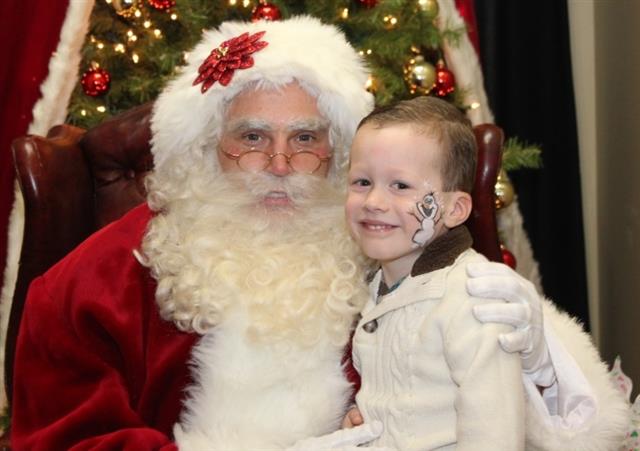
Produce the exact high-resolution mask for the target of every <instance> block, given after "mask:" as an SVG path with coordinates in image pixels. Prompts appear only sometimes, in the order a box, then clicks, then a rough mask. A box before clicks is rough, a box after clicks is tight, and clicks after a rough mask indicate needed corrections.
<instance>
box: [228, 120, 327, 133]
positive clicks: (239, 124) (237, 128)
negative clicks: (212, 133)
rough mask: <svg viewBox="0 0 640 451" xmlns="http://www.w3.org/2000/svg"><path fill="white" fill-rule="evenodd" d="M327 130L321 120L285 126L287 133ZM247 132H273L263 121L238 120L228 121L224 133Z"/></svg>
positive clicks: (270, 126)
mask: <svg viewBox="0 0 640 451" xmlns="http://www.w3.org/2000/svg"><path fill="white" fill-rule="evenodd" d="M328 128H329V121H327V120H326V119H323V118H308V119H307V118H305V119H298V120H294V121H293V122H290V123H288V124H287V125H286V127H285V130H286V131H287V132H295V131H301V130H308V131H324V130H327V129H328ZM248 130H259V131H265V132H271V131H274V126H273V124H272V123H270V122H268V121H266V120H264V119H255V118H239V119H234V120H231V121H229V122H228V123H227V124H226V126H225V131H226V132H230V133H242V132H245V131H248Z"/></svg>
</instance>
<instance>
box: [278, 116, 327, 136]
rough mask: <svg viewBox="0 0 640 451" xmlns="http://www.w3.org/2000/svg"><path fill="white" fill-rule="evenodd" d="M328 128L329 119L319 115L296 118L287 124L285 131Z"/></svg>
mask: <svg viewBox="0 0 640 451" xmlns="http://www.w3.org/2000/svg"><path fill="white" fill-rule="evenodd" d="M328 128H329V121H328V120H326V119H323V118H320V117H314V118H309V119H300V120H296V121H294V122H292V123H290V124H287V131H290V132H292V131H299V130H309V131H322V130H327V129H328Z"/></svg>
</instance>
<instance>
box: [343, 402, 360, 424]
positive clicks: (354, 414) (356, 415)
mask: <svg viewBox="0 0 640 451" xmlns="http://www.w3.org/2000/svg"><path fill="white" fill-rule="evenodd" d="M362 423H364V419H363V418H362V414H361V413H360V409H358V408H357V407H352V408H351V409H349V411H348V412H347V414H346V415H345V416H344V418H343V419H342V429H351V428H352V427H354V426H360V425H361V424H362Z"/></svg>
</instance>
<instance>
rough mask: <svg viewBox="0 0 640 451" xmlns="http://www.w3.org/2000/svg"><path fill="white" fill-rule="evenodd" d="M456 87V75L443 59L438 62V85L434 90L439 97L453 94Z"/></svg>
mask: <svg viewBox="0 0 640 451" xmlns="http://www.w3.org/2000/svg"><path fill="white" fill-rule="evenodd" d="M455 89H456V77H455V76H454V75H453V72H451V71H450V70H449V69H447V67H446V66H445V65H444V63H443V62H442V61H438V64H436V85H435V87H434V90H433V91H434V92H435V93H436V95H437V96H439V97H444V96H446V95H447V94H451V93H452V92H453V91H454V90H455Z"/></svg>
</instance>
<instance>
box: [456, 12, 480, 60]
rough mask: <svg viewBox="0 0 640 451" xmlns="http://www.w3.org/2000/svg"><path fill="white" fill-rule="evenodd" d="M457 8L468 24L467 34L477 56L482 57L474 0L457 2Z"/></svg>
mask: <svg viewBox="0 0 640 451" xmlns="http://www.w3.org/2000/svg"><path fill="white" fill-rule="evenodd" d="M456 8H457V9H458V12H459V13H460V16H461V17H462V18H463V19H464V21H465V22H466V24H467V34H468V35H469V40H470V41H471V44H473V48H474V49H476V54H477V55H478V57H480V47H479V44H478V25H477V22H476V12H475V5H474V0H456Z"/></svg>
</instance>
